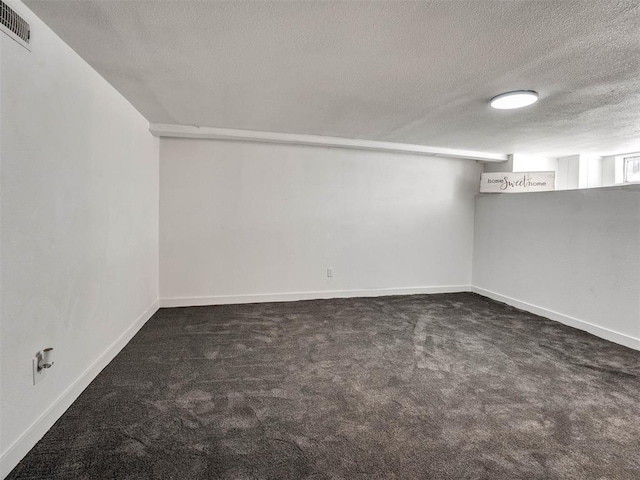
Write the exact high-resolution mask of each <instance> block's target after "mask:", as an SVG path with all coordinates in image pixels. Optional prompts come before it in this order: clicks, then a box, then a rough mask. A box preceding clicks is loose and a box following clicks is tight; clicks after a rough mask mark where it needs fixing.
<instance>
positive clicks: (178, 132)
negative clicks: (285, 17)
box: [149, 123, 508, 162]
mask: <svg viewBox="0 0 640 480" xmlns="http://www.w3.org/2000/svg"><path fill="white" fill-rule="evenodd" d="M149 131H150V132H151V134H152V135H154V136H156V137H172V138H204V139H211V140H237V141H243V142H262V143H284V144H290V145H312V146H316V147H334V148H349V149H355V150H375V151H380V152H401V153H413V154H416V155H427V156H432V157H448V158H465V159H469V160H480V161H482V162H506V161H507V159H508V155H507V154H502V153H486V152H475V151H472V150H459V149H455V148H440V147H428V146H426V145H412V144H408V143H395V142H379V141H377V140H360V139H355V138H342V137H325V136H320V135H301V134H298V133H277V132H260V131H255V130H237V129H232V128H215V127H195V126H191V125H171V124H166V123H152V124H150V126H149Z"/></svg>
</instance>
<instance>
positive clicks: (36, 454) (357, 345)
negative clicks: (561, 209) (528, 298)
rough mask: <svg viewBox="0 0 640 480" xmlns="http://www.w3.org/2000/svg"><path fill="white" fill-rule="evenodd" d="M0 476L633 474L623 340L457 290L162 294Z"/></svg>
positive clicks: (636, 384)
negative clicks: (253, 299)
mask: <svg viewBox="0 0 640 480" xmlns="http://www.w3.org/2000/svg"><path fill="white" fill-rule="evenodd" d="M8 478H9V479H11V480H14V479H26V478H28V479H65V480H76V479H86V480H93V479H118V480H120V479H163V480H167V479H182V480H183V479H214V478H224V479H227V478H228V479H267V478H269V479H283V480H284V479H298V478H300V479H302V478H309V479H329V478H332V479H365V478H367V479H375V478H390V479H392V478H395V479H508V480H514V479H545V480H547V479H555V478H562V479H636V480H637V479H638V478H640V352H637V351H634V350H631V349H627V348H624V347H621V346H618V345H615V344H613V343H609V342H607V341H604V340H600V339H598V338H596V337H593V336H591V335H588V334H586V333H583V332H580V331H578V330H574V329H571V328H568V327H565V326H563V325H560V324H558V323H555V322H552V321H549V320H546V319H544V318H541V317H537V316H535V315H531V314H528V313H525V312H522V311H519V310H516V309H514V308H511V307H509V306H506V305H502V304H499V303H496V302H493V301H491V300H488V299H486V298H483V297H481V296H478V295H475V294H446V295H416V296H402V297H384V298H356V299H336V300H314V301H305V302H292V303H270V304H253V305H229V306H217V307H194V308H175V309H163V310H160V311H159V312H158V313H156V315H154V317H153V318H152V319H151V320H150V321H149V322H148V323H147V325H146V326H145V327H144V328H143V329H142V330H141V331H140V332H139V333H138V334H137V335H136V336H135V338H134V339H133V340H132V341H131V342H130V343H129V345H128V346H127V347H126V348H125V349H124V350H123V351H122V352H121V353H120V354H119V355H118V356H117V357H116V358H115V359H114V360H113V362H112V363H111V364H110V365H109V366H108V367H107V368H106V369H105V370H104V371H103V372H102V373H101V374H100V375H99V376H98V378H96V380H95V381H94V382H93V383H92V384H91V385H90V386H89V388H87V390H86V391H85V392H84V393H83V394H82V395H81V397H80V398H79V399H78V400H77V401H76V402H75V403H74V404H73V406H72V407H71V408H70V409H69V410H68V411H67V412H66V413H65V414H64V416H63V417H62V418H61V419H60V420H59V421H58V422H57V423H56V424H55V426H54V427H53V428H52V429H51V430H50V431H49V432H48V433H47V435H46V436H45V437H44V438H43V440H42V441H40V442H39V443H38V445H36V447H35V448H34V449H33V450H32V451H31V452H30V453H29V455H27V457H26V458H25V459H24V460H23V461H22V462H21V463H20V465H18V467H16V469H15V470H14V471H13V472H12V474H11V475H10V476H9V477H8Z"/></svg>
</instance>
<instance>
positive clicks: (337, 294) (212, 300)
mask: <svg viewBox="0 0 640 480" xmlns="http://www.w3.org/2000/svg"><path fill="white" fill-rule="evenodd" d="M470 291H471V287H470V286H469V285H445V286H438V287H400V288H372V289H362V290H327V291H317V292H293V293H257V294H249V295H216V296H210V297H173V298H161V299H160V307H161V308H166V307H200V306H205V305H228V304H233V303H265V302H294V301H297V300H318V299H327V298H352V297H383V296H388V295H417V294H422V293H458V292H470Z"/></svg>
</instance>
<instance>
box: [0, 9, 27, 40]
mask: <svg viewBox="0 0 640 480" xmlns="http://www.w3.org/2000/svg"><path fill="white" fill-rule="evenodd" d="M0 30H2V31H3V32H4V33H6V34H7V35H9V36H10V37H11V38H13V39H14V40H15V41H16V42H18V43H19V44H20V45H22V46H23V47H25V48H27V49H29V40H30V38H31V29H30V27H29V24H28V23H27V22H26V20H25V19H24V18H22V17H21V16H20V15H18V14H17V13H16V12H15V10H13V9H12V8H11V7H10V6H9V5H7V4H6V3H4V2H3V1H2V0H0Z"/></svg>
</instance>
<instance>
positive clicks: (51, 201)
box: [0, 1, 159, 475]
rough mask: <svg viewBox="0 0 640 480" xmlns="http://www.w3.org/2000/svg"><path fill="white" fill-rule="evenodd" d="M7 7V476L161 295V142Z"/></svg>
mask: <svg viewBox="0 0 640 480" xmlns="http://www.w3.org/2000/svg"><path fill="white" fill-rule="evenodd" d="M10 4H11V5H12V6H14V7H15V8H16V10H18V11H19V12H20V13H21V14H22V15H23V16H25V17H26V18H27V20H28V21H29V22H30V23H31V27H32V39H33V40H32V51H31V52H28V51H27V50H25V49H24V48H23V47H21V46H19V45H18V44H17V43H15V42H14V41H13V40H11V39H10V38H8V37H7V36H6V35H4V34H0V48H1V50H0V53H1V60H0V65H1V70H0V75H1V95H0V105H1V115H0V121H1V127H2V134H1V148H0V153H1V169H0V174H1V206H2V218H1V237H0V239H1V248H2V249H1V253H2V263H1V282H2V284H1V291H2V302H1V316H0V322H1V324H0V326H1V329H0V331H1V340H0V350H1V357H0V359H1V370H0V375H1V376H0V380H1V392H2V397H1V403H0V424H1V428H0V452H1V455H2V457H1V468H2V471H1V474H2V475H6V474H7V473H8V471H9V470H10V469H11V468H13V466H15V464H16V463H17V461H19V460H20V458H21V457H22V456H23V455H24V454H25V453H26V452H27V451H28V450H29V448H31V447H32V446H33V444H35V442H36V441H37V440H38V438H39V437H40V436H41V435H42V434H43V433H44V432H45V431H46V430H47V429H48V428H49V427H50V426H51V424H52V423H53V421H54V420H55V419H56V418H57V416H58V415H60V414H61V413H62V412H63V411H64V409H65V408H67V407H68V405H69V404H70V403H71V402H72V401H73V400H74V399H75V398H76V396H77V395H78V394H79V393H80V392H81V391H82V389H83V388H84V386H86V384H87V383H88V382H89V381H90V380H91V379H92V378H93V376H94V375H95V374H96V373H98V372H99V370H100V368H101V367H103V366H104V365H105V364H106V363H107V362H108V361H109V360H110V359H111V357H112V356H113V355H114V354H115V353H117V351H118V349H119V348H120V347H121V346H123V345H124V343H125V342H126V341H127V340H128V339H129V338H130V336H131V335H132V334H133V333H135V330H136V329H137V328H138V327H139V326H141V324H142V323H143V322H144V320H146V319H147V318H148V316H149V315H150V314H152V313H153V312H154V311H155V309H156V306H157V297H158V264H157V261H158V157H159V152H158V143H159V142H158V140H157V139H155V138H154V137H152V136H151V135H150V134H149V133H148V126H149V124H148V122H147V121H146V120H145V119H144V118H143V117H142V116H141V115H140V114H139V113H138V112H137V111H136V110H135V109H134V108H133V107H132V106H131V105H130V104H129V103H128V102H127V101H126V100H125V99H124V98H123V97H122V96H121V95H120V94H118V93H117V92H116V91H115V90H114V89H113V88H112V87H111V86H110V85H109V84H108V83H107V82H106V81H105V80H104V79H102V78H101V77H100V76H99V75H98V74H97V73H96V72H95V71H93V70H92V69H91V68H90V67H89V66H88V65H87V64H86V63H85V62H84V61H83V60H81V59H80V58H79V57H78V56H77V55H76V54H75V53H74V52H73V51H72V50H71V49H70V48H69V47H68V46H67V45H65V44H64V43H63V42H62V41H61V40H60V39H59V38H58V37H57V36H55V35H54V34H53V33H52V32H51V31H50V30H49V29H48V28H47V27H46V26H45V25H44V24H43V23H42V22H40V21H39V20H38V19H37V18H36V17H35V16H34V15H32V14H31V13H30V12H29V11H28V10H27V9H26V7H24V6H23V5H22V4H20V3H17V2H15V1H11V2H10ZM49 346H51V347H54V349H55V353H56V356H57V359H56V362H55V366H54V367H53V368H52V369H51V370H50V371H49V372H48V375H47V377H46V378H44V379H43V380H42V381H41V382H40V383H38V384H37V385H36V386H34V385H33V384H32V370H31V359H32V357H33V356H34V355H35V354H36V352H37V351H39V350H40V349H42V348H44V347H49ZM110 347H113V348H111V349H110Z"/></svg>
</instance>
